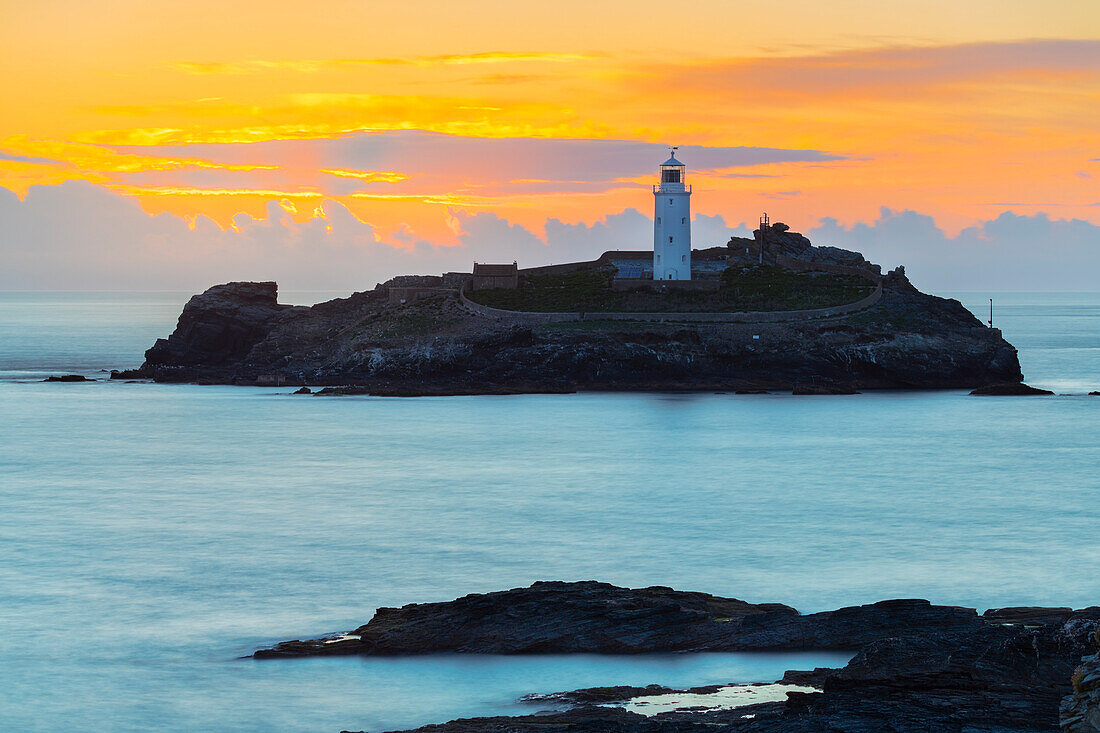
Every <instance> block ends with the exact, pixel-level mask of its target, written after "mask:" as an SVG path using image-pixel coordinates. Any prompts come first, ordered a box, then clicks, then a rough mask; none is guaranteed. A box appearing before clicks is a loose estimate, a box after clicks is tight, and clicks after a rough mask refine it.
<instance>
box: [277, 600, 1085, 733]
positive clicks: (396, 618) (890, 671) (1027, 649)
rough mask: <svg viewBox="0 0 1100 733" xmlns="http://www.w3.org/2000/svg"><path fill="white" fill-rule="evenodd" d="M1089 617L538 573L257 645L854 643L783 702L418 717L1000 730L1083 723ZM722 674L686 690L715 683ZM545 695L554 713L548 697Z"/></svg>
mask: <svg viewBox="0 0 1100 733" xmlns="http://www.w3.org/2000/svg"><path fill="white" fill-rule="evenodd" d="M1098 620H1100V608H1096V607H1092V608H1087V609H1082V610H1073V609H1070V608H1038V607H1012V608H1001V609H991V610H989V611H987V612H986V613H984V614H982V615H980V616H979V615H978V614H977V613H976V612H975V611H974V610H973V609H968V608H961V607H954V606H935V605H932V604H930V603H929V602H927V601H923V600H895V601H884V602H880V603H874V604H869V605H866V606H853V607H849V608H842V609H838V610H836V611H827V612H822V613H815V614H805V615H803V614H799V613H798V612H797V611H795V610H794V609H792V608H790V607H788V606H784V605H782V604H752V603H747V602H744V601H739V600H736V599H731V598H722V597H719V596H713V595H709V594H705V593H690V592H684V591H675V590H672V589H670V588H664V587H653V588H642V589H627V588H619V587H616V586H612V585H608V584H605V583H596V582H592V581H588V582H581V583H564V582H546V583H536V584H534V585H533V586H531V587H530V588H520V589H514V590H510V591H502V592H498V593H487V594H475V595H470V596H466V597H464V598H459V599H457V600H455V601H450V602H447V603H426V604H411V605H407V606H404V607H402V608H382V609H379V610H378V612H377V613H376V615H375V617H374V618H373V619H372V620H371V621H370V623H368V624H366V625H365V626H361V627H360V628H358V629H356V630H355V631H354V632H351V634H348V635H345V636H341V637H333V638H331V639H319V640H314V641H293V642H284V643H282V644H279V645H277V646H276V647H274V648H272V649H268V650H261V651H259V652H257V653H256V655H255V656H257V657H261V658H262V657H285V656H303V655H318V654H320V655H324V654H421V653H428V652H467V653H563V652H599V653H640V652H662V651H731V650H751V649H821V650H825V649H852V650H858V653H856V655H855V656H854V657H853V659H852V660H851V662H849V663H848V665H847V666H846V667H844V668H842V669H836V670H830V669H817V670H813V671H791V672H788V673H787V674H786V675H785V676H784V677H783V679H782V680H781V681H782V682H783V683H785V684H794V685H799V686H804V687H810V688H815V689H817V690H819V691H817V692H794V691H791V692H789V694H788V697H787V700H786V702H767V703H760V704H755V705H751V706H745V707H738V708H735V709H726V710H722V709H716V708H715V706H713V705H712V706H709V707H708V706H707V705H702V706H698V707H694V708H686V707H685V708H683V709H680V710H678V711H675V712H670V713H662V714H659V715H655V716H652V717H645V716H643V715H638V714H635V713H631V712H627V711H626V710H625V709H622V708H618V707H615V706H616V705H622V704H624V703H625V702H626V701H628V700H630V699H632V698H635V697H639V696H643V697H644V696H652V695H661V694H667V693H672V692H679V691H674V690H670V689H669V688H667V687H661V686H656V685H651V686H648V687H626V686H619V687H599V688H586V689H583V690H574V691H572V692H556V693H554V692H549V693H547V694H536V695H530V696H527V697H526V698H524V699H522V700H521V702H525V703H529V704H531V705H532V706H533V707H534V708H536V709H539V708H543V709H542V710H540V711H539V714H537V715H528V716H518V717H496V718H477V719H464V720H456V721H451V722H450V723H444V724H441V725H433V726H426V727H424V728H421V729H419V730H420V731H425V732H427V731H438V732H439V733H467V732H472V731H515V732H516V733H520V732H526V731H532V732H533V731H546V730H563V731H617V732H619V733H651V732H652V733H664V732H665V731H704V730H705V731H718V732H721V731H745V732H752V733H779V732H781V731H782V732H790V733H811V732H814V733H816V732H817V731H837V732H851V733H872V732H875V733H878V732H880V731H895V732H900V733H917V732H918V731H921V732H924V731H928V732H931V733H977V732H978V731H983V732H985V733H994V732H997V731H1003V732H1006V733H1007V732H1008V731H1052V730H1057V729H1058V719H1059V718H1058V716H1059V702H1060V700H1061V699H1062V698H1063V697H1066V696H1067V695H1071V694H1072V697H1070V698H1068V699H1067V701H1066V702H1065V703H1063V705H1062V716H1063V724H1064V725H1077V726H1081V725H1084V723H1083V721H1089V720H1092V718H1090V717H1089V716H1090V715H1093V716H1095V715H1096V714H1097V713H1096V712H1093V711H1095V710H1096V705H1097V704H1096V699H1097V697H1100V693H1098V692H1097V690H1100V663H1098V662H1096V657H1095V656H1094V657H1090V658H1089V659H1086V664H1085V666H1084V667H1082V668H1081V669H1080V670H1078V672H1077V673H1076V675H1075V676H1074V677H1073V680H1074V681H1073V686H1071V683H1070V677H1071V675H1072V674H1073V670H1074V668H1075V667H1076V666H1077V664H1078V662H1079V661H1080V659H1081V657H1082V655H1084V654H1087V653H1089V652H1090V651H1092V650H1093V647H1092V643H1091V639H1092V636H1093V635H1094V634H1095V632H1096V629H1097V623H1098ZM348 637H351V638H348ZM725 687H727V686H722V685H714V686H708V687H704V688H693V689H691V690H687V691H683V692H688V693H695V694H696V695H704V696H706V695H716V694H720V692H721V690H722V689H723V688H725ZM698 699H699V698H693V700H692V704H693V705H695V704H696V703H697V702H698ZM548 705H549V706H554V707H557V708H558V709H559V711H558V712H547V711H545V710H544V708H545V707H546V706H548ZM562 706H568V707H570V709H568V710H565V711H561V710H560V709H561V707H562ZM1067 721H1068V722H1067ZM1089 724H1090V725H1091V724H1092V723H1089ZM1066 730H1072V731H1073V732H1074V733H1094V731H1095V730H1097V729H1096V728H1088V727H1077V728H1066Z"/></svg>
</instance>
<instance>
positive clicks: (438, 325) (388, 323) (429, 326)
mask: <svg viewBox="0 0 1100 733" xmlns="http://www.w3.org/2000/svg"><path fill="white" fill-rule="evenodd" d="M443 303H444V298H442V297H439V296H437V297H431V298H423V299H421V300H417V301H414V302H412V303H410V304H409V305H407V306H404V307H402V308H400V309H387V310H382V311H376V312H374V313H371V314H370V315H369V316H367V317H366V318H364V319H363V320H362V321H360V322H359V325H358V332H359V333H360V334H361V335H366V336H370V337H371V338H374V339H380V340H388V339H396V338H406V337H411V336H430V335H432V334H436V333H439V331H441V330H443V329H446V328H447V327H449V326H452V325H454V324H455V323H458V322H459V321H460V320H461V319H460V318H457V317H455V316H452V315H449V314H446V313H444V311H443Z"/></svg>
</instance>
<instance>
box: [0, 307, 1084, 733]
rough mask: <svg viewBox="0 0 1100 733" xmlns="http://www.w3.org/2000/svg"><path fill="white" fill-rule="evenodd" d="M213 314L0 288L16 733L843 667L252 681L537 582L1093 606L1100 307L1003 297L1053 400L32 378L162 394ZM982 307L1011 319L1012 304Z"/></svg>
mask: <svg viewBox="0 0 1100 733" xmlns="http://www.w3.org/2000/svg"><path fill="white" fill-rule="evenodd" d="M334 295H337V294H323V293H286V294H284V299H285V300H287V301H290V302H305V303H308V302H314V301H317V300H322V299H326V298H328V297H333V296H334ZM187 297H188V294H187V293H0V435H2V436H3V437H2V440H0V729H3V730H42V731H47V730H49V731H52V730H57V729H63V728H72V729H77V730H108V731H127V730H134V731H137V730H149V729H152V728H156V729H161V730H257V731H259V730H264V731H269V730H293V731H317V730H332V731H335V730H340V729H342V728H351V729H355V730H358V729H368V730H375V731H378V730H386V729H391V728H396V727H406V726H412V725H419V724H423V723H429V722H438V721H442V720H446V719H449V718H454V717H459V716H468V715H478V714H500V713H504V712H517V711H519V709H518V708H517V707H516V706H514V705H513V704H512V700H513V699H514V698H515V697H516V696H518V695H521V694H524V693H527V692H534V691H543V692H545V691H552V690H561V689H572V688H576V687H582V686H591V685H598V684H630V683H634V684H647V683H651V682H659V683H664V684H670V685H695V684H708V683H719V682H733V681H762V680H772V679H775V678H776V676H778V674H779V673H780V672H781V671H782V670H784V669H787V668H805V667H807V666H815V665H827V664H832V665H840V664H843V663H844V661H845V657H844V656H843V655H840V656H838V655H829V654H802V655H794V656H793V657H792V656H784V655H746V654H740V655H736V654H708V655H681V656H654V657H640V658H634V657H631V658H607V657H505V658H501V657H488V658H484V657H438V656H435V657H424V658H412V659H312V660H295V661H267V662H254V661H252V660H250V659H240V658H239V657H241V656H243V655H246V654H248V653H250V652H251V651H252V650H253V649H255V648H256V647H258V646H262V645H266V644H269V643H272V642H274V641H277V640H281V639H288V638H306V637H309V636H312V635H319V634H324V633H328V632H335V631H341V630H346V629H350V628H354V627H355V626H357V625H359V624H361V623H364V622H366V621H367V620H368V619H369V618H370V616H371V613H372V612H373V609H374V608H376V607H377V606H380V605H399V604H402V603H407V602H413V601H434V600H448V599H451V598H454V597H456V596H459V595H463V594H466V593H470V592H475V591H489V590H497V589H502V588H508V587H513V586H519V585H527V584H529V583H531V582H532V581H534V580H539V579H567V580H578V579H589V578H593V579H600V580H605V581H610V582H614V583H618V584H623V585H633V586H640V585H650V584H663V585H671V586H674V587H677V588H683V589H691V590H704V591H709V592H714V593H720V594H724V595H731V596H736V597H739V598H744V599H747V600H751V601H780V602H785V603H789V604H792V605H795V606H796V607H798V608H800V609H802V610H804V611H815V610H821V609H826V608H833V607H837V606H840V605H845V604H856V603H865V602H870V601H875V600H880V599H883V598H890V597H925V598H929V599H932V600H933V601H935V602H939V603H952V604H965V605H969V606H976V607H979V608H986V607H992V606H1001V605H1009V604H1012V605H1016V604H1056V605H1073V606H1084V605H1094V604H1100V587H1098V584H1100V582H1098V581H1097V578H1098V577H1100V544H1098V541H1097V539H1096V538H1097V526H1100V502H1098V501H1097V499H1098V496H1097V490H1098V489H1100V471H1098V468H1100V446H1098V443H1100V440H1098V434H1100V431H1098V428H1100V397H1087V396H1085V393H1086V392H1087V391H1089V390H1094V389H1100V294H1097V293H1089V294H1037V293H1036V294H1021V293H1015V294H1013V293H1002V294H994V295H993V297H994V299H995V304H996V308H997V309H996V312H995V322H996V323H995V325H997V326H999V327H1000V328H1002V329H1003V331H1004V333H1005V336H1006V337H1007V338H1008V339H1009V340H1010V341H1012V343H1014V344H1015V345H1016V346H1017V347H1018V348H1019V349H1020V361H1021V363H1022V364H1023V369H1024V372H1025V375H1026V377H1027V381H1028V382H1030V383H1031V384H1034V385H1037V386H1043V387H1048V388H1051V389H1054V390H1055V391H1057V392H1059V393H1064V396H1058V397H1051V398H999V397H989V398H978V397H969V396H967V395H966V394H965V393H964V392H962V391H947V392H936V393H926V394H917V393H900V392H898V393H874V394H863V395H855V396H843V397H841V396H831V397H791V396H789V395H760V396H755V395H754V396H735V395H728V394H722V395H707V394H701V395H672V394H628V395H620V394H579V395H539V396H514V397H447V398H416V399H392V398H351V397H348V398H316V397H292V396H289V395H288V394H287V392H288V391H289V390H287V389H260V388H233V387H196V386H189V385H153V384H126V383H120V382H113V383H112V382H107V381H103V382H96V383H93V384H43V383H42V382H40V381H39V380H41V379H42V378H43V377H44V376H46V375H48V374H57V373H64V372H80V373H84V374H86V375H88V376H104V375H103V374H102V373H99V370H103V369H110V368H117V367H131V366H136V365H138V364H139V363H140V362H141V353H142V351H144V349H146V348H147V347H148V346H149V345H150V344H151V343H152V341H153V340H154V339H155V338H156V337H157V336H163V335H166V334H167V333H168V332H170V331H171V329H172V327H173V325H174V322H175V319H176V317H177V315H178V313H179V310H180V308H181V306H182V304H183V303H184V302H185V301H186V299H187ZM956 297H960V299H962V300H963V302H964V303H966V304H967V305H968V306H970V307H971V308H972V309H974V310H975V312H977V313H979V315H980V316H981V318H982V319H983V320H984V319H985V318H986V317H987V314H986V309H987V308H988V297H989V294H985V293H973V294H956Z"/></svg>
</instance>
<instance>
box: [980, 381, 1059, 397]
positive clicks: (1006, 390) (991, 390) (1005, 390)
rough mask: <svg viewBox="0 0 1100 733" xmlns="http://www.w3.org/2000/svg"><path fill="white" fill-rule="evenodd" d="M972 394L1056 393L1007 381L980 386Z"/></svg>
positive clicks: (1019, 394)
mask: <svg viewBox="0 0 1100 733" xmlns="http://www.w3.org/2000/svg"><path fill="white" fill-rule="evenodd" d="M970 394H972V395H1005V396H1009V397H1023V396H1026V395H1051V394H1054V393H1053V392H1051V391H1050V390H1049V389H1039V388H1038V387H1032V386H1030V385H1027V384H1024V383H1023V382H1005V383H1003V384H989V385H986V386H984V387H978V388H977V389H975V390H974V391H973V392H971V393H970Z"/></svg>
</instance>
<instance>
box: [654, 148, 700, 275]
mask: <svg viewBox="0 0 1100 733" xmlns="http://www.w3.org/2000/svg"><path fill="white" fill-rule="evenodd" d="M653 279H654V280H690V279H691V186H688V185H686V184H685V183H684V164H683V163H681V162H680V161H678V160H676V149H675V148H673V149H672V155H670V156H669V158H668V160H666V161H665V162H664V163H661V182H660V184H658V185H656V186H654V187H653Z"/></svg>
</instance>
